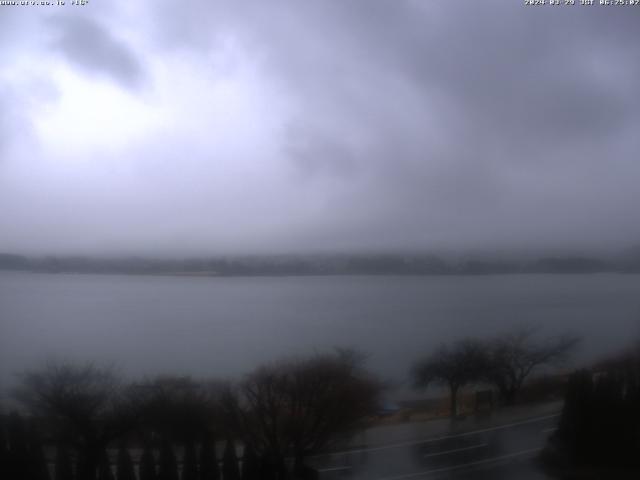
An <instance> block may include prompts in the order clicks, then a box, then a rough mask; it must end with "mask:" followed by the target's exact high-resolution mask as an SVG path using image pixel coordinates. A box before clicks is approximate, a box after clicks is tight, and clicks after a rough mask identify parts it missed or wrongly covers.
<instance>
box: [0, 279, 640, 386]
mask: <svg viewBox="0 0 640 480" xmlns="http://www.w3.org/2000/svg"><path fill="white" fill-rule="evenodd" d="M523 323H532V324H535V325H538V326H540V328H541V331H542V332H543V333H544V334H548V335H553V334H556V333H559V332H565V331H571V332H575V333H579V334H581V335H583V336H584V340H583V342H582V345H581V348H580V351H579V352H578V354H577V356H576V357H577V358H576V361H586V360H589V359H592V358H595V357H597V356H600V355H603V354H605V353H607V352H609V351H612V350H615V349H616V348H620V347H622V346H625V345H627V344H629V343H630V342H632V341H633V340H635V339H638V338H640V277H639V276H637V275H616V274H598V275H491V276H433V277H429V276H427V277H393V276H374V277H367V276H340V277H267V278H264V277H258V278H256V277H254V278H197V277H190V278H187V277H180V278H178V277H145V276H116V275H113V276H108V275H49V274H28V273H0V380H1V381H2V385H3V386H5V387H6V386H7V385H8V384H10V383H11V381H12V380H11V378H12V374H14V373H15V372H17V371H20V370H23V369H25V368H29V367H33V366H37V365H38V364H39V363H41V362H42V361H43V360H44V359H46V358H49V357H62V358H70V359H92V360H96V361H98V362H103V361H112V362H114V363H116V364H118V365H120V366H121V367H122V368H123V370H125V371H126V372H128V373H131V374H133V375H144V374H154V373H157V372H165V373H177V374H182V373H190V374H193V375H196V376H212V377H229V376H235V375H238V374H241V373H244V372H247V371H248V370H250V369H251V368H252V367H254V366H255V365H257V364H258V363H260V362H264V361H269V360H272V359H274V358H277V357H279V356H282V355H287V354H292V353H304V352H311V351H314V350H316V351H324V350H326V349H328V348H331V347H333V346H354V347H356V348H358V349H360V350H362V351H364V352H367V353H368V354H370V357H369V366H370V368H372V369H374V370H375V371H377V372H379V373H381V374H382V375H384V376H385V377H388V378H394V379H396V380H398V381H402V380H404V379H405V378H406V377H407V371H408V368H409V367H410V365H411V363H412V362H413V361H414V359H416V358H417V357H419V356H420V355H422V354H424V353H426V352H429V350H430V349H431V348H433V347H434V346H436V345H437V344H439V343H440V342H443V341H448V340H451V339H454V338H457V337H461V336H465V335H478V336H487V335H490V334H492V333H493V332H496V331H501V330H504V329H508V328H509V327H511V326H513V325H516V324H523Z"/></svg>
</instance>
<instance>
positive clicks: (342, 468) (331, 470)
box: [318, 467, 352, 473]
mask: <svg viewBox="0 0 640 480" xmlns="http://www.w3.org/2000/svg"><path fill="white" fill-rule="evenodd" d="M351 468H352V467H331V468H320V469H318V472H320V473H322V472H339V471H340V470H351Z"/></svg>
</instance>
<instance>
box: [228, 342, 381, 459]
mask: <svg viewBox="0 0 640 480" xmlns="http://www.w3.org/2000/svg"><path fill="white" fill-rule="evenodd" d="M357 358H358V357H357V356H356V355H353V354H347V353H345V352H338V353H336V354H333V355H316V356H313V357H310V358H306V359H296V360H290V361H284V362H280V363H278V364H274V365H272V366H266V367H262V368H259V369H257V370H256V371H255V372H253V373H252V374H250V375H249V376H248V377H247V378H246V379H245V380H244V381H243V382H242V383H241V384H240V385H239V386H238V387H237V388H236V390H235V391H233V392H230V394H229V395H228V396H227V398H226V401H225V405H226V409H227V412H228V414H229V418H230V419H231V421H232V423H231V427H232V429H234V431H235V432H236V434H237V435H238V436H239V437H240V438H242V440H244V441H245V442H246V443H248V444H249V445H251V448H252V449H253V450H254V451H256V452H257V453H258V454H260V455H261V456H262V457H263V458H265V460H266V462H267V463H269V464H271V465H273V466H274V468H278V469H282V468H283V465H284V458H285V456H288V455H292V456H293V457H294V458H295V468H302V466H303V462H304V458H305V457H306V456H308V455H309V454H312V453H316V452H318V451H321V450H322V449H324V448H327V447H328V446H329V445H331V444H332V443H333V442H334V441H337V440H339V439H341V438H344V437H345V436H348V435H349V434H351V433H353V432H354V431H356V430H357V429H358V428H360V427H361V426H362V425H363V422H364V421H365V420H366V419H367V418H369V417H370V416H371V415H372V414H374V413H375V412H376V410H377V406H378V395H379V393H380V390H381V384H380V383H379V382H378V381H376V380H375V379H373V378H372V377H371V376H369V375H368V374H367V373H366V372H364V371H363V370H362V369H361V367H360V365H359V364H358V362H357V361H356V360H357Z"/></svg>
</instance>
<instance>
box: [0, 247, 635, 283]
mask: <svg viewBox="0 0 640 480" xmlns="http://www.w3.org/2000/svg"><path fill="white" fill-rule="evenodd" d="M0 271H15V272H25V273H48V274H56V273H58V274H63V273H64V274H114V275H152V276H173V277H285V276H286V277H310V276H349V275H365V276H452V275H465V276H472V275H514V274H596V273H619V274H635V273H640V255H636V256H627V257H618V258H616V259H601V258H594V257H581V256H564V257H543V258H536V259H527V260H513V259H507V260H505V259H500V258H489V257H466V258H462V259H450V258H446V259H445V258H442V257H439V256H435V255H400V254H397V255H394V254H388V255H364V254H363V255H317V256H295V255H290V256H255V255H254V256H243V257H240V256H238V257H214V258H187V259H161V258H139V257H127V258H124V257H123V258H94V257H72V256H68V257H62V256H60V257H26V256H21V255H14V254H1V253H0Z"/></svg>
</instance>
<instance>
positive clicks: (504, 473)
mask: <svg viewBox="0 0 640 480" xmlns="http://www.w3.org/2000/svg"><path fill="white" fill-rule="evenodd" d="M558 419H559V414H558V413H557V412H550V413H545V414H543V415H537V416H533V417H528V418H518V419H517V420H514V421H510V422H495V421H492V422H490V423H492V424H491V425H488V424H487V422H484V424H476V423H472V422H473V420H469V421H468V422H470V423H469V424H466V425H465V424H464V423H462V425H461V423H460V422H458V423H457V424H455V425H454V424H451V425H450V427H449V432H446V433H444V432H439V434H437V435H433V436H425V437H422V438H413V439H408V440H404V441H392V442H388V443H382V442H380V432H375V433H376V434H377V435H374V436H376V437H377V440H378V442H379V443H377V444H374V445H371V443H370V442H366V440H367V439H366V438H365V437H366V436H367V435H369V436H371V434H370V433H369V432H367V433H366V434H363V439H362V440H363V444H366V445H367V446H365V447H362V448H356V449H352V450H350V451H345V452H338V453H336V454H333V455H325V456H321V457H316V458H314V459H312V463H314V466H315V467H316V468H317V469H318V470H319V471H320V479H321V480H334V479H353V480H364V479H366V480H405V479H406V480H413V479H415V480H419V479H423V478H424V479H429V478H448V479H518V480H537V479H545V478H547V477H546V476H545V475H544V474H543V473H542V472H541V471H540V470H539V469H538V467H537V465H536V462H535V458H536V456H537V455H538V453H539V452H540V450H541V449H542V448H543V447H544V445H545V443H546V441H547V439H548V438H549V436H550V435H551V434H552V432H553V431H554V430H555V427H556V424H557V421H558ZM463 422H467V421H463ZM426 423H428V422H426ZM474 427H475V428H474ZM461 429H464V430H465V431H461ZM388 432H389V433H393V432H392V430H388ZM390 436H392V435H390ZM365 442H366V443H365Z"/></svg>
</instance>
